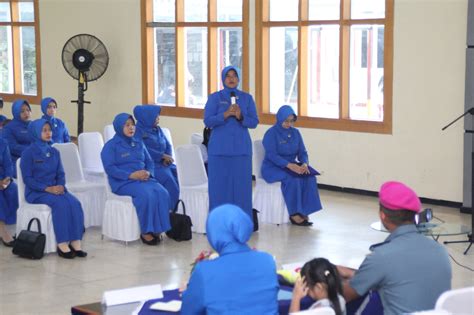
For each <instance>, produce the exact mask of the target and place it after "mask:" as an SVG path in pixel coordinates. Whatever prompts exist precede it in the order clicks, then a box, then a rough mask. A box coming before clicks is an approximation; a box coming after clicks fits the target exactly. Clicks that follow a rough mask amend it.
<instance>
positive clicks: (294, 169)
mask: <svg viewBox="0 0 474 315" xmlns="http://www.w3.org/2000/svg"><path fill="white" fill-rule="evenodd" d="M286 167H287V168H289V169H290V170H291V171H292V172H295V173H296V174H303V172H304V168H303V167H301V166H299V165H298V164H295V163H288V165H287V166H286Z"/></svg>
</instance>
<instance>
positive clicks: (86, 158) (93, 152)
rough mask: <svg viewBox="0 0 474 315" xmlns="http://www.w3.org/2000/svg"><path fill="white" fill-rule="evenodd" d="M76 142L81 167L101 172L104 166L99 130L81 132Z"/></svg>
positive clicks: (102, 143)
mask: <svg viewBox="0 0 474 315" xmlns="http://www.w3.org/2000/svg"><path fill="white" fill-rule="evenodd" d="M78 142H79V155H80V156H81V163H82V167H83V168H84V169H86V170H91V171H92V170H93V171H96V172H98V173H99V172H100V173H103V172H104V166H103V165H102V160H101V158H100V152H101V151H102V148H103V147H104V140H103V139H102V135H101V134H100V132H83V133H81V134H80V135H79V138H78Z"/></svg>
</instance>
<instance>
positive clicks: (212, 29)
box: [141, 0, 249, 119]
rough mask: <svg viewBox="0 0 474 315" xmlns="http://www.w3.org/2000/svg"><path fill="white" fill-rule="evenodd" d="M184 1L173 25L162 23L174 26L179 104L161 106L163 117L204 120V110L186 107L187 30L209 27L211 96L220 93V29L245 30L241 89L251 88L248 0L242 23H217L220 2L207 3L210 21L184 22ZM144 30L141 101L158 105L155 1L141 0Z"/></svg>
mask: <svg viewBox="0 0 474 315" xmlns="http://www.w3.org/2000/svg"><path fill="white" fill-rule="evenodd" d="M184 3H185V0H176V1H175V16H176V21H175V22H174V23H163V25H164V24H167V25H174V27H175V34H176V35H175V36H176V39H175V45H176V47H175V50H176V86H175V91H176V92H175V93H176V103H175V106H162V107H161V114H162V115H166V116H176V117H188V118H199V119H202V117H203V115H204V109H200V108H190V107H186V106H185V105H186V104H185V94H186V86H185V75H186V74H185V71H186V66H185V64H184V57H185V56H184V54H185V51H184V47H183V46H184V40H183V39H184V36H185V34H184V28H185V27H206V28H207V30H208V32H207V51H208V56H207V63H208V68H207V89H208V94H211V93H213V92H216V91H218V85H217V82H218V81H217V80H218V77H217V73H218V69H217V67H218V62H217V45H218V36H217V35H218V33H217V32H218V28H219V27H241V28H242V72H243V77H242V78H240V86H241V88H242V90H244V91H248V89H249V0H242V21H241V22H218V21H217V0H208V8H207V13H208V21H207V22H185V21H184ZM141 24H142V25H141V29H142V34H141V35H142V101H143V103H144V104H156V102H155V95H154V93H155V91H154V84H155V82H154V47H153V43H154V39H153V28H154V25H153V24H154V23H153V0H141Z"/></svg>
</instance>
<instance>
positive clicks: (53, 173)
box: [20, 119, 87, 259]
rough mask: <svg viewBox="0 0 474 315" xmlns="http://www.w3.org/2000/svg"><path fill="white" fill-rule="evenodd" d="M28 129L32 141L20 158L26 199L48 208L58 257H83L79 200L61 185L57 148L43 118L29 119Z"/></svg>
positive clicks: (49, 126)
mask: <svg viewBox="0 0 474 315" xmlns="http://www.w3.org/2000/svg"><path fill="white" fill-rule="evenodd" d="M28 132H29V134H30V136H31V139H32V141H33V143H32V144H31V145H30V146H29V147H28V148H27V149H26V150H25V151H24V152H23V154H22V155H21V162H20V168H21V172H22V174H23V181H24V182H25V186H26V189H25V197H26V201H28V202H29V203H34V204H46V205H48V206H49V207H50V208H51V213H52V216H53V228H54V234H55V235H56V242H57V243H58V255H59V256H60V257H63V258H67V259H71V258H74V257H86V256H87V253H86V252H84V251H83V250H82V245H81V240H82V234H83V233H84V213H83V211H82V206H81V203H80V202H79V200H77V199H76V197H74V196H73V195H72V194H70V193H69V192H68V191H67V189H66V187H65V183H66V179H65V174H64V169H63V165H62V163H61V158H60V156H59V151H58V150H56V149H55V148H53V147H52V146H51V138H52V132H51V125H50V123H49V122H48V121H46V120H45V119H37V120H35V121H33V122H31V123H30V125H29V126H28Z"/></svg>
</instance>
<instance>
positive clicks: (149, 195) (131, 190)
mask: <svg viewBox="0 0 474 315" xmlns="http://www.w3.org/2000/svg"><path fill="white" fill-rule="evenodd" d="M115 193H116V194H117V195H121V196H130V197H132V202H133V205H134V206H135V209H136V211H137V216H138V221H139V222H140V230H141V232H142V234H146V233H161V232H166V231H168V230H169V229H170V228H171V225H170V197H169V194H168V192H167V191H166V189H165V188H164V187H163V186H161V184H160V183H158V182H156V181H154V180H150V181H143V182H142V181H133V182H130V183H127V184H125V185H123V186H122V187H120V188H119V189H118V190H117V192H115Z"/></svg>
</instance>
